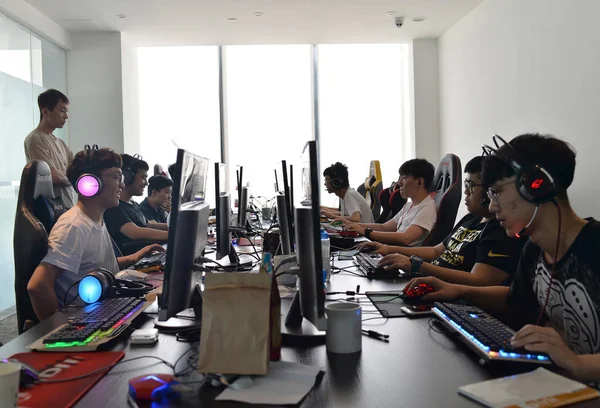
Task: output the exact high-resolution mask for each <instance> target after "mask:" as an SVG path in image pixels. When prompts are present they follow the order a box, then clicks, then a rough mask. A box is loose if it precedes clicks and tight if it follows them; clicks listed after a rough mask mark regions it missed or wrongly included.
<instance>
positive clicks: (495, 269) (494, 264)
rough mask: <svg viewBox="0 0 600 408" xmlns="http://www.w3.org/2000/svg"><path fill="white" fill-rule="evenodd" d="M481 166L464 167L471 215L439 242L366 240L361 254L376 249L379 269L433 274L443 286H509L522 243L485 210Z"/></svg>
mask: <svg viewBox="0 0 600 408" xmlns="http://www.w3.org/2000/svg"><path fill="white" fill-rule="evenodd" d="M482 162H483V158H482V157H481V156H478V157H475V158H473V159H472V160H471V161H469V162H468V163H467V165H466V166H465V173H466V176H465V205H466V206H467V209H468V210H469V214H467V215H466V216H465V217H463V218H462V219H461V220H460V221H459V222H458V224H456V226H455V227H454V230H453V231H452V232H451V233H450V235H448V237H447V238H446V239H445V240H444V241H443V242H442V243H440V244H438V245H437V246H435V247H420V248H415V247H400V246H390V245H383V244H379V243H376V242H369V243H366V244H364V245H363V247H362V248H363V250H370V249H374V250H375V251H376V252H378V253H380V254H382V255H385V256H384V257H383V259H382V260H381V262H380V263H379V265H380V266H384V267H386V268H390V269H402V270H404V271H412V272H419V273H420V274H421V275H426V276H436V277H438V278H440V279H443V280H445V281H447V282H454V283H462V284H465V285H475V286H485V285H501V284H508V283H510V281H511V280H512V276H513V273H514V271H515V270H516V268H517V263H518V260H519V254H520V252H521V248H522V247H523V244H524V241H523V240H521V239H511V238H509V237H508V236H507V235H506V233H505V232H504V229H503V228H502V227H501V226H500V223H499V222H498V221H497V220H496V218H495V217H494V215H493V214H492V213H490V212H489V210H488V204H489V201H488V200H487V195H486V194H485V191H484V189H483V187H482V186H481V165H482ZM423 261H425V262H423ZM428 262H431V263H428ZM465 272H470V273H465Z"/></svg>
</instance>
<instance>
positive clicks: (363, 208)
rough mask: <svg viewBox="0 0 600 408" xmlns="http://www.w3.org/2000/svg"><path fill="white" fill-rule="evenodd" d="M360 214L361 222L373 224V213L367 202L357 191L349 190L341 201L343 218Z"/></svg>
mask: <svg viewBox="0 0 600 408" xmlns="http://www.w3.org/2000/svg"><path fill="white" fill-rule="evenodd" d="M357 211H358V212H360V221H359V222H364V223H373V222H375V220H374V219H373V212H372V211H371V207H370V206H369V203H367V200H365V198H364V197H363V196H362V195H361V194H360V193H359V192H358V191H356V190H355V189H353V188H349V189H348V190H346V194H344V198H343V199H342V200H341V212H342V215H343V216H348V215H352V214H354V213H355V212H357Z"/></svg>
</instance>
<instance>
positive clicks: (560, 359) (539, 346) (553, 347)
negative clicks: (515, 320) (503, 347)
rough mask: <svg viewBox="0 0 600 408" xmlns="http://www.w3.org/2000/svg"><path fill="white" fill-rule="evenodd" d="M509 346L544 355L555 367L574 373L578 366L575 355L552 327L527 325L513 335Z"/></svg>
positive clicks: (577, 359)
mask: <svg viewBox="0 0 600 408" xmlns="http://www.w3.org/2000/svg"><path fill="white" fill-rule="evenodd" d="M510 344H511V346H513V347H515V348H518V347H524V348H525V350H527V351H535V352H542V353H546V354H548V355H549V356H550V358H551V359H552V361H554V363H555V364H556V365H559V366H561V367H562V368H565V369H567V370H569V371H571V372H575V369H576V368H577V367H578V364H579V358H578V357H577V355H576V354H575V353H573V351H571V349H570V348H569V347H568V346H567V345H566V344H565V342H564V341H563V339H562V337H560V334H558V332H557V331H556V330H554V329H553V328H552V327H541V326H534V325H532V324H528V325H527V326H525V327H523V328H522V329H521V330H519V331H518V332H516V333H515V335H514V337H513V338H512V339H511V342H510Z"/></svg>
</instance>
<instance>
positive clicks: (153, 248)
mask: <svg viewBox="0 0 600 408" xmlns="http://www.w3.org/2000/svg"><path fill="white" fill-rule="evenodd" d="M153 252H165V249H164V248H163V247H162V245H159V244H152V245H148V246H145V247H143V248H142V249H140V250H139V251H137V252H136V253H135V254H134V257H135V262H138V261H139V260H140V259H142V258H144V257H146V256H148V255H150V254H152V253H153Z"/></svg>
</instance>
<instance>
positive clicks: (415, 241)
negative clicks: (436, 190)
mask: <svg viewBox="0 0 600 408" xmlns="http://www.w3.org/2000/svg"><path fill="white" fill-rule="evenodd" d="M434 173H435V170H434V168H433V165H432V164H431V163H429V162H428V161H427V160H425V159H413V160H409V161H407V162H405V163H404V164H403V165H402V166H401V167H400V178H399V179H398V185H399V186H400V195H401V196H402V198H405V199H408V200H409V201H407V202H406V204H405V205H404V207H402V209H401V210H400V211H399V212H398V214H396V216H395V217H394V218H392V219H391V220H389V221H388V222H386V223H384V224H369V223H360V224H355V223H348V222H347V221H344V223H345V224H347V228H348V229H349V230H352V231H356V232H358V233H359V234H360V235H364V236H365V237H367V238H368V239H370V240H371V241H378V242H382V243H384V244H392V245H402V246H419V245H421V244H422V243H423V241H424V240H425V238H427V235H429V233H430V232H431V230H432V229H433V227H434V226H435V223H436V221H437V209H436V206H435V201H433V199H432V198H431V197H430V196H429V185H430V184H431V182H432V181H433V175H434Z"/></svg>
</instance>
